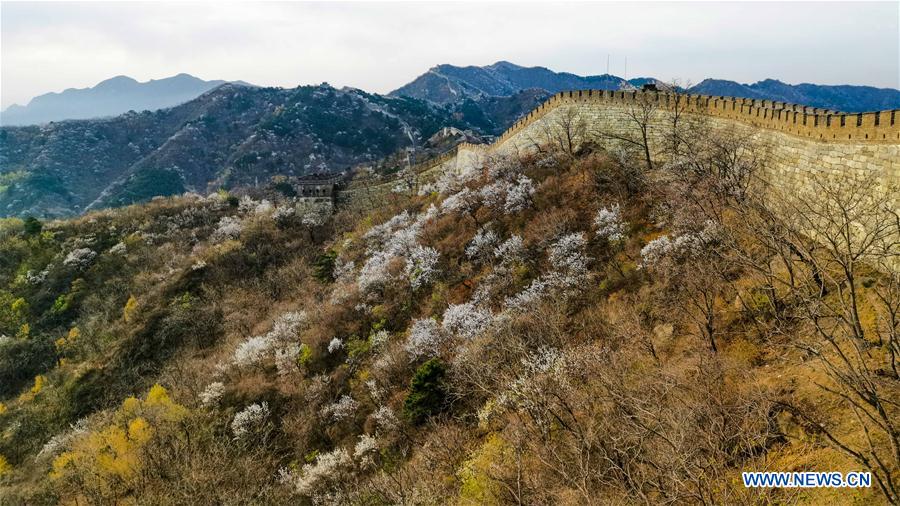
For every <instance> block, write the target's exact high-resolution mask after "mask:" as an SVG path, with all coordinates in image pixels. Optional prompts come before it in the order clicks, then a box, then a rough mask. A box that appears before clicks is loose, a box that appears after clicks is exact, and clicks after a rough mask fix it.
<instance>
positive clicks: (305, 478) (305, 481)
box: [282, 448, 353, 502]
mask: <svg viewBox="0 0 900 506" xmlns="http://www.w3.org/2000/svg"><path fill="white" fill-rule="evenodd" d="M352 467H353V459H352V458H351V457H350V452H348V451H347V450H345V449H343V448H337V449H335V450H333V451H330V452H327V453H320V454H319V455H318V456H317V457H316V461H315V463H312V464H305V465H304V466H303V468H302V470H301V471H300V473H299V475H297V476H294V475H293V473H290V472H284V473H282V476H283V478H282V481H283V482H286V483H293V485H294V488H295V490H296V491H297V493H299V494H301V495H305V496H309V497H312V498H313V499H314V502H316V501H315V497H313V496H314V495H316V494H317V493H320V492H321V491H323V490H325V489H326V488H330V487H331V486H333V485H335V484H337V483H340V482H341V481H343V480H344V478H345V477H346V475H347V474H348V473H350V472H351V470H352Z"/></svg>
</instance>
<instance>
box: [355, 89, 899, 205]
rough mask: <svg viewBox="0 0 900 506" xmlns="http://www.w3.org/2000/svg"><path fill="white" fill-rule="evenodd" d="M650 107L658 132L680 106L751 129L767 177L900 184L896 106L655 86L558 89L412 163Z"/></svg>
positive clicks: (530, 139) (437, 161) (625, 130)
mask: <svg viewBox="0 0 900 506" xmlns="http://www.w3.org/2000/svg"><path fill="white" fill-rule="evenodd" d="M644 106H650V107H652V108H653V109H654V111H655V112H654V113H653V115H651V117H652V118H653V119H652V120H651V122H650V129H651V131H656V132H657V133H659V132H661V131H662V130H663V126H664V123H663V122H667V121H669V118H670V117H671V115H672V114H673V113H674V112H675V111H676V110H677V111H678V112H679V113H681V114H684V115H686V116H685V117H695V118H703V119H704V121H706V122H707V123H708V124H709V125H710V126H711V127H712V128H713V129H728V130H731V131H735V132H740V133H741V134H742V135H747V136H751V137H752V138H753V139H754V144H755V145H757V146H760V147H761V148H760V149H765V150H766V151H767V156H768V159H769V163H768V164H767V168H768V171H769V179H770V182H772V183H773V184H775V185H781V186H794V185H801V186H802V185H806V184H808V183H809V182H810V181H812V180H813V179H814V178H817V177H822V176H837V177H853V176H864V175H870V174H874V175H875V176H876V177H877V180H879V181H880V182H881V185H882V186H883V188H886V189H889V191H891V190H893V189H895V188H896V185H897V184H900V111H898V110H892V111H879V112H868V113H858V114H847V113H840V112H837V111H830V110H824V109H818V108H813V107H807V106H802V105H796V104H789V103H783V102H775V101H770V100H754V99H742V98H732V97H721V96H705V95H675V94H669V93H661V92H655V91H604V90H578V91H564V92H560V93H557V94H555V95H553V96H552V97H551V98H550V99H548V100H547V101H546V102H544V103H543V104H541V105H540V106H539V107H537V108H535V109H534V110H532V111H531V112H529V113H528V114H527V115H525V116H523V117H522V118H521V119H519V120H518V121H516V123H515V124H513V125H512V126H511V127H510V128H509V129H508V130H506V132H504V133H503V134H502V135H501V136H500V137H498V138H497V139H496V141H495V142H493V143H492V144H487V145H485V144H468V143H463V144H459V145H458V146H457V147H455V148H454V149H452V150H451V151H449V152H447V153H444V154H443V155H440V156H438V157H435V158H432V159H431V160H427V161H425V162H423V163H420V164H418V165H415V166H413V167H412V170H413V171H414V172H415V173H416V174H418V175H419V177H420V178H421V179H422V180H428V179H433V178H435V177H437V175H439V174H441V173H443V172H444V171H447V170H454V171H462V170H467V169H470V168H475V167H478V166H480V165H481V164H482V163H483V161H484V160H485V159H486V158H487V157H491V156H502V155H512V154H519V153H522V154H524V153H527V152H529V151H531V150H534V149H536V146H537V145H539V144H540V143H541V141H542V139H543V140H546V139H547V135H548V132H552V131H553V130H554V129H559V128H560V119H561V115H562V114H563V112H565V111H569V110H574V111H575V113H576V114H577V118H578V121H580V122H583V124H584V128H583V132H582V134H581V135H583V136H584V137H585V139H583V140H591V141H594V142H596V143H598V144H601V145H602V144H606V145H607V146H608V145H609V144H611V143H612V144H614V143H615V142H616V141H615V139H613V138H612V136H615V135H628V134H629V130H631V131H633V130H634V129H635V128H637V124H636V123H635V121H634V119H633V118H632V117H631V116H630V113H631V112H632V111H634V110H635V108H638V107H644ZM611 134H612V136H611ZM393 184H394V183H393V182H391V181H389V182H384V183H381V184H380V185H378V188H369V189H368V190H367V191H388V188H390V187H392V185H393ZM351 186H352V185H351ZM359 191H360V190H359V189H358V188H352V187H351V188H348V189H347V190H345V192H344V193H345V197H347V198H348V200H350V199H353V197H354V196H355V195H358V192H359Z"/></svg>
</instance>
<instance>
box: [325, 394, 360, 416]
mask: <svg viewBox="0 0 900 506" xmlns="http://www.w3.org/2000/svg"><path fill="white" fill-rule="evenodd" d="M357 408H359V403H358V402H356V400H354V399H353V397H350V396H349V395H343V396H341V398H340V399H338V400H337V401H335V402H334V403H333V404H329V405H328V406H325V407H324V408H322V416H323V417H325V418H328V419H330V420H331V421H333V422H339V421H341V420H343V419H345V418H349V417H351V416H353V415H354V414H355V413H356V410H357Z"/></svg>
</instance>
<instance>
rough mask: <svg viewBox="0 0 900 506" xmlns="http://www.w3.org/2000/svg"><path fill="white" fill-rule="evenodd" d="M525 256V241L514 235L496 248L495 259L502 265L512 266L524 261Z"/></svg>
mask: <svg viewBox="0 0 900 506" xmlns="http://www.w3.org/2000/svg"><path fill="white" fill-rule="evenodd" d="M524 254H525V241H523V240H522V238H521V237H519V236H518V235H514V236H512V237H510V238H509V239H507V240H506V241H504V242H503V244H501V245H499V246H497V247H496V248H494V257H495V258H496V259H497V260H499V261H500V264H501V265H510V264H513V263H516V262H520V261H522V258H523V256H524Z"/></svg>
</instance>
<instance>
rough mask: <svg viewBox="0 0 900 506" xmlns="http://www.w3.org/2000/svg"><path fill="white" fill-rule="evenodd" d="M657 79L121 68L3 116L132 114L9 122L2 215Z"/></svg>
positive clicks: (326, 161) (857, 105) (780, 91)
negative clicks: (126, 73)
mask: <svg viewBox="0 0 900 506" xmlns="http://www.w3.org/2000/svg"><path fill="white" fill-rule="evenodd" d="M653 81H655V79H653V78H638V79H631V80H628V81H626V80H624V79H622V78H620V77H617V76H613V75H600V76H578V75H575V74H569V73H557V72H553V71H551V70H548V69H546V68H542V67H531V68H526V67H521V66H518V65H514V64H512V63H509V62H498V63H495V64H493V65H489V66H486V67H456V66H453V65H439V66H437V67H434V68H432V69H430V70H429V71H428V72H426V73H425V74H423V75H421V76H419V77H418V78H416V79H415V80H413V81H412V82H410V83H409V84H407V85H405V86H402V87H400V88H398V89H397V90H395V91H393V92H391V93H390V94H388V95H377V94H370V93H366V92H364V91H361V90H357V89H351V88H344V89H336V88H334V87H332V86H330V85H327V84H322V85H319V86H300V87H297V88H293V89H283V88H262V87H254V86H249V85H246V83H231V84H229V83H224V82H223V81H203V80H200V79H197V78H195V77H192V76H189V75H187V74H179V75H178V76H174V77H172V78H168V79H160V80H156V81H150V82H147V83H138V82H136V81H134V80H133V79H130V78H127V77H117V78H113V79H109V80H107V81H104V82H102V83H100V84H99V85H97V86H95V87H94V88H88V89H84V90H67V91H65V92H63V93H59V94H48V95H43V96H41V97H37V98H35V99H34V100H32V101H31V103H30V104H29V105H28V106H27V107H12V108H10V109H8V110H7V111H6V112H4V113H3V122H4V124H6V123H7V122H10V123H19V122H32V123H34V122H37V123H42V122H45V121H48V119H59V118H62V117H83V116H86V115H95V116H113V115H115V114H116V113H115V111H121V110H125V111H132V112H127V113H125V114H121V115H118V116H115V117H107V118H104V119H87V120H79V121H57V122H54V123H51V124H49V125H44V126H18V127H13V126H4V127H3V128H0V216H24V215H28V214H33V215H37V216H67V215H72V214H78V213H81V212H84V211H85V210H86V209H96V208H101V207H108V206H116V205H123V204H130V203H133V202H141V201H145V200H148V199H150V198H152V197H153V196H156V195H171V194H177V193H182V192H184V191H187V190H191V191H197V192H202V193H205V192H209V191H212V190H214V189H216V188H218V187H226V188H233V187H240V186H245V185H255V184H258V183H260V182H265V181H267V180H268V179H269V178H270V177H271V176H274V175H294V176H300V175H304V174H309V173H314V172H322V171H340V170H345V169H347V168H349V167H352V166H355V165H357V164H360V163H366V164H370V165H371V164H377V163H380V162H379V161H381V160H384V159H385V158H386V157H389V156H391V155H394V154H396V153H398V152H401V151H402V150H404V149H407V148H413V150H414V151H415V152H416V153H417V156H418V157H419V158H420V159H421V158H423V157H427V156H430V155H431V154H432V153H431V152H429V151H427V148H428V144H427V142H426V141H427V140H428V139H429V138H430V137H431V136H432V135H433V134H435V133H436V132H438V131H439V130H440V129H441V128H442V127H446V126H452V127H456V128H459V129H466V130H471V131H472V132H473V133H474V135H476V136H478V135H480V136H488V137H489V136H492V135H498V134H500V133H502V132H503V131H504V130H505V129H506V128H508V127H509V126H510V125H511V124H512V123H513V122H515V120H516V119H518V118H519V117H520V116H521V115H523V114H525V113H527V112H528V111H530V110H531V109H533V108H534V107H536V106H537V105H539V104H540V103H541V102H542V101H543V100H545V99H546V98H547V97H548V96H549V95H550V94H552V93H554V92H557V91H561V90H567V89H585V88H593V89H613V90H615V89H622V88H631V87H639V86H640V85H642V84H644V83H646V82H653ZM689 91H691V92H694V93H704V94H709V95H726V96H738V97H751V98H761V99H762V98H765V99H772V100H780V101H787V102H795V103H801V104H806V105H813V106H817V107H823V108H828V109H835V110H843V111H848V112H852V111H862V110H884V109H891V108H900V91H898V90H891V89H876V88H871V87H864V86H819V85H809V84H801V85H796V86H794V85H788V84H784V83H781V82H778V81H774V80H766V81H762V82H759V83H756V84H752V85H743V84H739V83H735V82H732V81H722V80H711V79H709V80H705V81H703V82H701V83H700V84H698V85H696V86H694V87H692V88H690V90H689ZM133 111H143V112H133ZM25 118H32V119H31V120H27V121H26V119H25ZM35 118H43V119H35ZM441 146H443V148H444V149H446V148H447V147H449V146H448V145H447V144H442V145H441ZM423 149H425V151H424V152H423ZM433 149H435V150H437V149H439V148H438V147H437V146H434V147H433ZM403 159H404V160H405V159H406V158H405V157H403ZM395 168H396V167H395Z"/></svg>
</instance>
